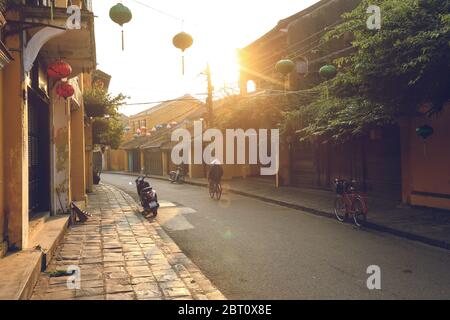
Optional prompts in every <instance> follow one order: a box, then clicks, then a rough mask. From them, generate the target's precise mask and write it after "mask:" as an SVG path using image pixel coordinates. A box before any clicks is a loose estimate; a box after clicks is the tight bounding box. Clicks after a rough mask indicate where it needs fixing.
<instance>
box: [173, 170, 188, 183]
mask: <svg viewBox="0 0 450 320" xmlns="http://www.w3.org/2000/svg"><path fill="white" fill-rule="evenodd" d="M184 178H185V173H184V170H183V168H182V167H181V166H178V167H177V170H175V171H170V173H169V180H170V183H174V182H184Z"/></svg>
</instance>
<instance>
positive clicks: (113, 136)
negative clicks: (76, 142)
mask: <svg viewBox="0 0 450 320" xmlns="http://www.w3.org/2000/svg"><path fill="white" fill-rule="evenodd" d="M123 130H124V126H123V124H122V123H121V122H120V120H118V119H116V118H97V119H94V121H93V122H92V139H93V143H94V144H100V145H107V146H110V147H111V148H112V149H117V148H119V146H120V144H121V143H122V138H123Z"/></svg>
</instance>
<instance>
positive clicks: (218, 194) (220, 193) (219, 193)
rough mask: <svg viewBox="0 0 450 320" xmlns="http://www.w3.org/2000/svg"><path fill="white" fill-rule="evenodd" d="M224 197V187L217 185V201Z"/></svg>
mask: <svg viewBox="0 0 450 320" xmlns="http://www.w3.org/2000/svg"><path fill="white" fill-rule="evenodd" d="M220 197H222V186H221V185H220V184H216V199H217V200H220Z"/></svg>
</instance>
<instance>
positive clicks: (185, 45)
mask: <svg viewBox="0 0 450 320" xmlns="http://www.w3.org/2000/svg"><path fill="white" fill-rule="evenodd" d="M172 43H173V45H174V46H175V47H176V48H178V49H180V50H181V52H182V56H181V63H182V73H183V75H184V51H185V50H186V49H189V48H190V47H191V46H192V44H193V43H194V39H193V38H192V36H191V35H190V34H188V33H186V32H180V33H178V34H177V35H175V37H173V39H172Z"/></svg>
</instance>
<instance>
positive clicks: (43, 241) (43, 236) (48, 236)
mask: <svg viewBox="0 0 450 320" xmlns="http://www.w3.org/2000/svg"><path fill="white" fill-rule="evenodd" d="M69 220H70V216H68V215H64V216H54V217H49V218H48V219H47V220H46V221H45V223H44V225H43V227H42V228H41V230H40V231H39V232H38V233H37V234H35V236H34V237H33V238H31V239H30V243H29V246H30V248H36V247H39V248H40V250H41V251H42V254H43V257H42V270H45V268H46V267H47V265H48V263H49V262H50V260H51V259H52V257H53V254H54V253H55V250H56V248H57V247H58V244H59V242H60V240H61V239H62V238H63V237H64V233H65V231H66V229H67V226H68V225H69Z"/></svg>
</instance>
